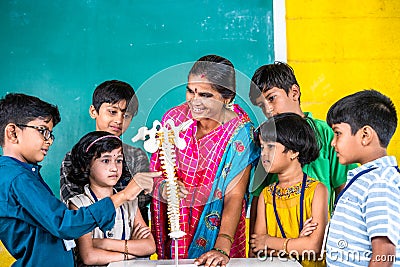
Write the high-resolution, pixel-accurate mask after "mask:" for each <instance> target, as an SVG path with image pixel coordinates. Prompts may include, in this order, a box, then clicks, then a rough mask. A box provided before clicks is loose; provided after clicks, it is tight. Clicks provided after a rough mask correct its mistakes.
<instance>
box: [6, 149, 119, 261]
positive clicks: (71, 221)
mask: <svg viewBox="0 0 400 267" xmlns="http://www.w3.org/2000/svg"><path fill="white" fill-rule="evenodd" d="M39 170H40V166H39V165H34V164H27V163H23V162H20V161H18V160H16V159H14V158H11V157H6V156H1V157H0V239H1V241H2V242H3V244H4V246H5V247H6V248H7V250H8V251H9V252H10V254H11V255H13V257H14V258H15V259H16V262H15V263H14V265H13V266H24V267H25V266H34V267H37V266H58V267H61V266H74V259H73V254H72V251H71V250H70V251H67V250H66V249H65V247H64V243H63V239H76V238H78V237H80V236H82V235H84V234H86V233H88V232H90V231H91V230H92V229H94V228H95V227H99V228H100V229H102V230H104V231H107V230H110V229H111V228H112V227H113V226H114V219H115V207H114V205H113V203H112V201H111V199H110V198H104V199H102V200H100V201H98V202H96V203H95V204H93V205H91V206H89V207H85V208H81V209H79V210H77V211H73V210H69V209H67V207H66V206H65V204H63V203H62V202H61V201H60V200H58V199H57V198H56V197H55V196H54V195H53V193H52V192H51V190H50V188H49V187H48V186H47V184H46V183H45V182H44V181H43V179H42V177H41V176H40V173H39Z"/></svg>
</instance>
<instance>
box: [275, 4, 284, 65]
mask: <svg viewBox="0 0 400 267" xmlns="http://www.w3.org/2000/svg"><path fill="white" fill-rule="evenodd" d="M272 8H273V16H274V18H273V19H274V53H275V60H276V61H283V62H287V40H286V7H285V0H273V7H272Z"/></svg>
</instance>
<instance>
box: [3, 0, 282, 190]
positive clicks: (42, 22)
mask: <svg viewBox="0 0 400 267" xmlns="http://www.w3.org/2000/svg"><path fill="white" fill-rule="evenodd" d="M272 17H273V13H272V0H248V1H240V0H232V1H221V0H215V1H208V0H203V1H200V0H192V1H186V0H165V1H154V0H148V1H136V0H115V1H100V0H98V1H95V0H86V1H83V0H69V1H65V0H38V1H31V0H10V1H7V0H4V1H1V2H0V34H1V40H2V41H1V42H0V94H1V96H4V95H5V94H6V93H7V92H21V93H26V94H31V95H35V96H38V97H40V98H41V99H43V100H45V101H48V102H51V103H53V104H56V105H58V107H59V108H60V112H61V117H62V121H61V123H60V124H59V125H58V126H57V127H55V129H54V132H55V135H56V142H55V143H54V144H53V146H52V147H51V150H50V152H49V154H48V156H47V157H46V159H45V160H44V161H43V162H42V165H44V168H43V169H42V174H43V176H44V178H45V180H46V181H47V182H48V183H49V185H50V187H51V188H52V190H53V192H54V193H55V194H56V195H57V196H58V195H59V166H60V163H61V161H62V159H63V157H64V155H65V153H66V152H67V151H68V150H69V149H70V148H71V147H72V145H73V144H74V143H75V142H77V141H78V140H79V138H80V137H81V136H82V135H83V134H85V133H86V132H88V131H92V130H94V129H95V124H94V122H93V121H92V120H91V119H90V117H89V115H88V108H89V105H90V103H91V95H92V92H93V90H94V88H95V87H96V86H97V85H98V84H99V83H101V82H102V81H104V80H109V79H119V80H122V81H126V82H128V83H130V84H131V85H132V86H133V87H134V88H135V90H136V91H137V94H138V97H139V102H140V106H139V114H138V116H137V117H135V118H134V119H133V122H132V124H131V126H130V128H129V129H128V131H127V132H126V133H125V134H124V136H123V139H124V141H125V142H127V143H130V138H131V137H132V136H133V135H134V134H135V133H136V131H137V129H138V128H139V127H141V126H143V125H145V124H146V125H148V126H150V125H151V122H152V121H153V120H154V119H161V116H162V114H163V113H164V112H165V111H166V110H168V109H169V108H171V107H173V106H175V105H177V104H180V103H182V102H184V97H185V93H184V90H185V89H184V83H185V82H186V79H187V71H188V70H189V68H190V66H191V63H192V62H193V61H195V60H196V59H198V58H199V57H201V56H203V55H206V54H218V55H221V56H224V57H226V58H228V59H230V60H231V61H232V62H233V64H234V65H235V67H236V69H237V70H238V79H237V87H238V97H237V103H239V104H241V105H242V106H243V107H244V108H245V109H246V110H247V111H248V112H249V113H250V115H251V117H252V118H253V119H254V121H255V124H258V121H257V118H258V119H261V118H262V116H261V115H260V113H258V111H256V110H255V109H254V108H253V107H252V106H251V104H248V103H249V101H248V99H247V98H248V97H247V94H248V87H249V78H248V77H249V76H250V77H251V75H252V74H253V72H254V70H255V69H256V68H257V67H258V66H259V65H261V64H266V63H270V62H272V61H273V60H274V45H273V23H272V21H273V19H272ZM149 122H150V123H149ZM131 144H132V143H131ZM136 145H138V146H141V144H136Z"/></svg>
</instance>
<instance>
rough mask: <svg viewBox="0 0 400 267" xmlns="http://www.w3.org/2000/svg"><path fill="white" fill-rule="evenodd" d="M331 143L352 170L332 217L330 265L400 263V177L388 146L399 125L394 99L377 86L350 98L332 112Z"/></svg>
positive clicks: (328, 258)
mask: <svg viewBox="0 0 400 267" xmlns="http://www.w3.org/2000/svg"><path fill="white" fill-rule="evenodd" d="M327 122H328V124H329V125H330V126H331V127H332V129H333V131H334V133H335V137H334V139H333V140H332V143H331V145H332V146H333V147H334V148H335V150H336V152H337V156H338V159H339V161H340V163H342V164H350V163H360V164H361V166H360V167H358V168H356V169H353V170H351V171H349V173H348V178H347V183H346V187H345V188H344V189H343V191H342V193H341V194H340V195H339V196H338V198H337V202H336V203H337V204H336V208H335V210H334V213H333V217H332V219H331V223H330V228H329V234H328V240H327V247H326V248H327V252H326V259H327V264H328V266H400V232H399V228H400V216H399V215H400V175H399V173H398V171H399V169H398V167H397V162H396V158H395V157H392V156H387V151H386V149H387V146H388V144H389V141H390V139H391V138H392V136H393V134H394V132H395V130H396V126H397V115H396V110H395V107H394V104H393V102H392V101H391V100H390V99H389V98H388V97H386V96H384V95H383V94H381V93H379V92H377V91H375V90H365V91H361V92H358V93H355V94H352V95H349V96H346V97H344V98H342V99H340V100H339V101H338V102H336V103H335V104H334V105H333V106H332V107H331V108H330V109H329V111H328V115H327Z"/></svg>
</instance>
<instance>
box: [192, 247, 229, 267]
mask: <svg viewBox="0 0 400 267" xmlns="http://www.w3.org/2000/svg"><path fill="white" fill-rule="evenodd" d="M228 262H229V257H228V256H226V255H224V254H223V253H221V252H219V251H217V250H210V251H208V252H206V253H204V254H203V255H201V256H200V257H198V258H197V259H195V261H194V264H196V265H202V264H204V266H205V267H215V266H221V267H226V264H227V263H228Z"/></svg>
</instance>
